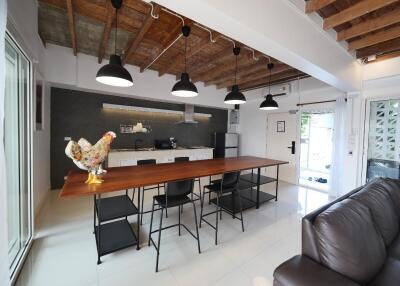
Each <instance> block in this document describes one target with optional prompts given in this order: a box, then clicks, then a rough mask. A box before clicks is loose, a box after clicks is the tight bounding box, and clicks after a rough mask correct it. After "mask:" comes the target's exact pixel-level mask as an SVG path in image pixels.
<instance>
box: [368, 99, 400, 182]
mask: <svg viewBox="0 0 400 286" xmlns="http://www.w3.org/2000/svg"><path fill="white" fill-rule="evenodd" d="M385 100H400V94H399V95H390V96H374V97H370V98H366V99H365V100H364V104H365V108H364V111H365V113H364V124H363V128H364V130H363V139H362V142H363V145H362V162H361V163H362V168H361V170H362V171H361V184H362V185H364V184H365V183H366V182H367V167H368V138H369V121H370V117H371V102H374V101H385Z"/></svg>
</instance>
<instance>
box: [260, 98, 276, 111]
mask: <svg viewBox="0 0 400 286" xmlns="http://www.w3.org/2000/svg"><path fill="white" fill-rule="evenodd" d="M278 108H279V106H278V103H277V102H276V101H275V100H274V99H273V98H272V94H268V95H267V96H266V97H265V100H264V101H263V102H261V104H260V109H261V110H275V109H278Z"/></svg>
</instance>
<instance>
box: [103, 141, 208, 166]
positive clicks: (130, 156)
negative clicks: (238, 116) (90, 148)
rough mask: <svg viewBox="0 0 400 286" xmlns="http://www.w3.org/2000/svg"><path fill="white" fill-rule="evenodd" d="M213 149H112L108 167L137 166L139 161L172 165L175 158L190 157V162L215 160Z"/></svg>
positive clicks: (195, 147) (197, 147)
mask: <svg viewBox="0 0 400 286" xmlns="http://www.w3.org/2000/svg"><path fill="white" fill-rule="evenodd" d="M213 156H214V155H213V148H211V147H205V146H193V147H189V148H185V147H178V148H176V149H154V148H138V149H111V150H110V153H109V154H108V160H107V167H122V166H134V165H137V161H138V160H146V159H155V160H156V162H157V164H160V163H170V162H174V161H175V157H189V160H190V161H196V160H206V159H212V158H213Z"/></svg>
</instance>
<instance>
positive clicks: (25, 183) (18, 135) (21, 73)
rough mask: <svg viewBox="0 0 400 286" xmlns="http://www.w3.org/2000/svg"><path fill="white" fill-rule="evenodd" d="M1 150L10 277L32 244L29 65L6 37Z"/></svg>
mask: <svg viewBox="0 0 400 286" xmlns="http://www.w3.org/2000/svg"><path fill="white" fill-rule="evenodd" d="M5 56H6V59H5V64H6V84H5V98H4V150H5V161H6V180H7V215H8V253H9V262H10V269H11V273H12V275H14V273H15V270H16V269H17V267H18V266H19V264H20V262H21V260H22V259H21V258H22V257H23V256H24V254H25V253H26V250H27V249H28V246H29V245H30V243H31V240H32V194H31V160H30V158H31V147H30V146H31V120H30V111H31V102H30V99H31V96H30V95H31V63H30V61H29V60H28V58H27V57H26V56H25V55H24V53H23V52H22V50H21V49H20V48H19V47H18V45H17V44H16V43H15V42H14V41H13V39H12V38H11V37H10V36H8V35H7V36H6V42H5Z"/></svg>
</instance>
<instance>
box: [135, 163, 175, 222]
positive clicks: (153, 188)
mask: <svg viewBox="0 0 400 286" xmlns="http://www.w3.org/2000/svg"><path fill="white" fill-rule="evenodd" d="M149 164H156V159H144V160H138V161H137V165H138V166H141V165H149ZM160 187H163V185H160V184H157V186H154V187H142V202H141V211H140V225H142V224H143V214H144V213H148V212H150V211H146V212H144V211H143V208H144V207H143V205H144V192H145V191H148V190H155V189H157V194H158V195H160ZM138 192H140V188H139V190H138ZM134 198H135V191H134V192H133V196H132V200H133V199H134ZM166 215H167V214H166ZM167 216H168V215H167Z"/></svg>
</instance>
